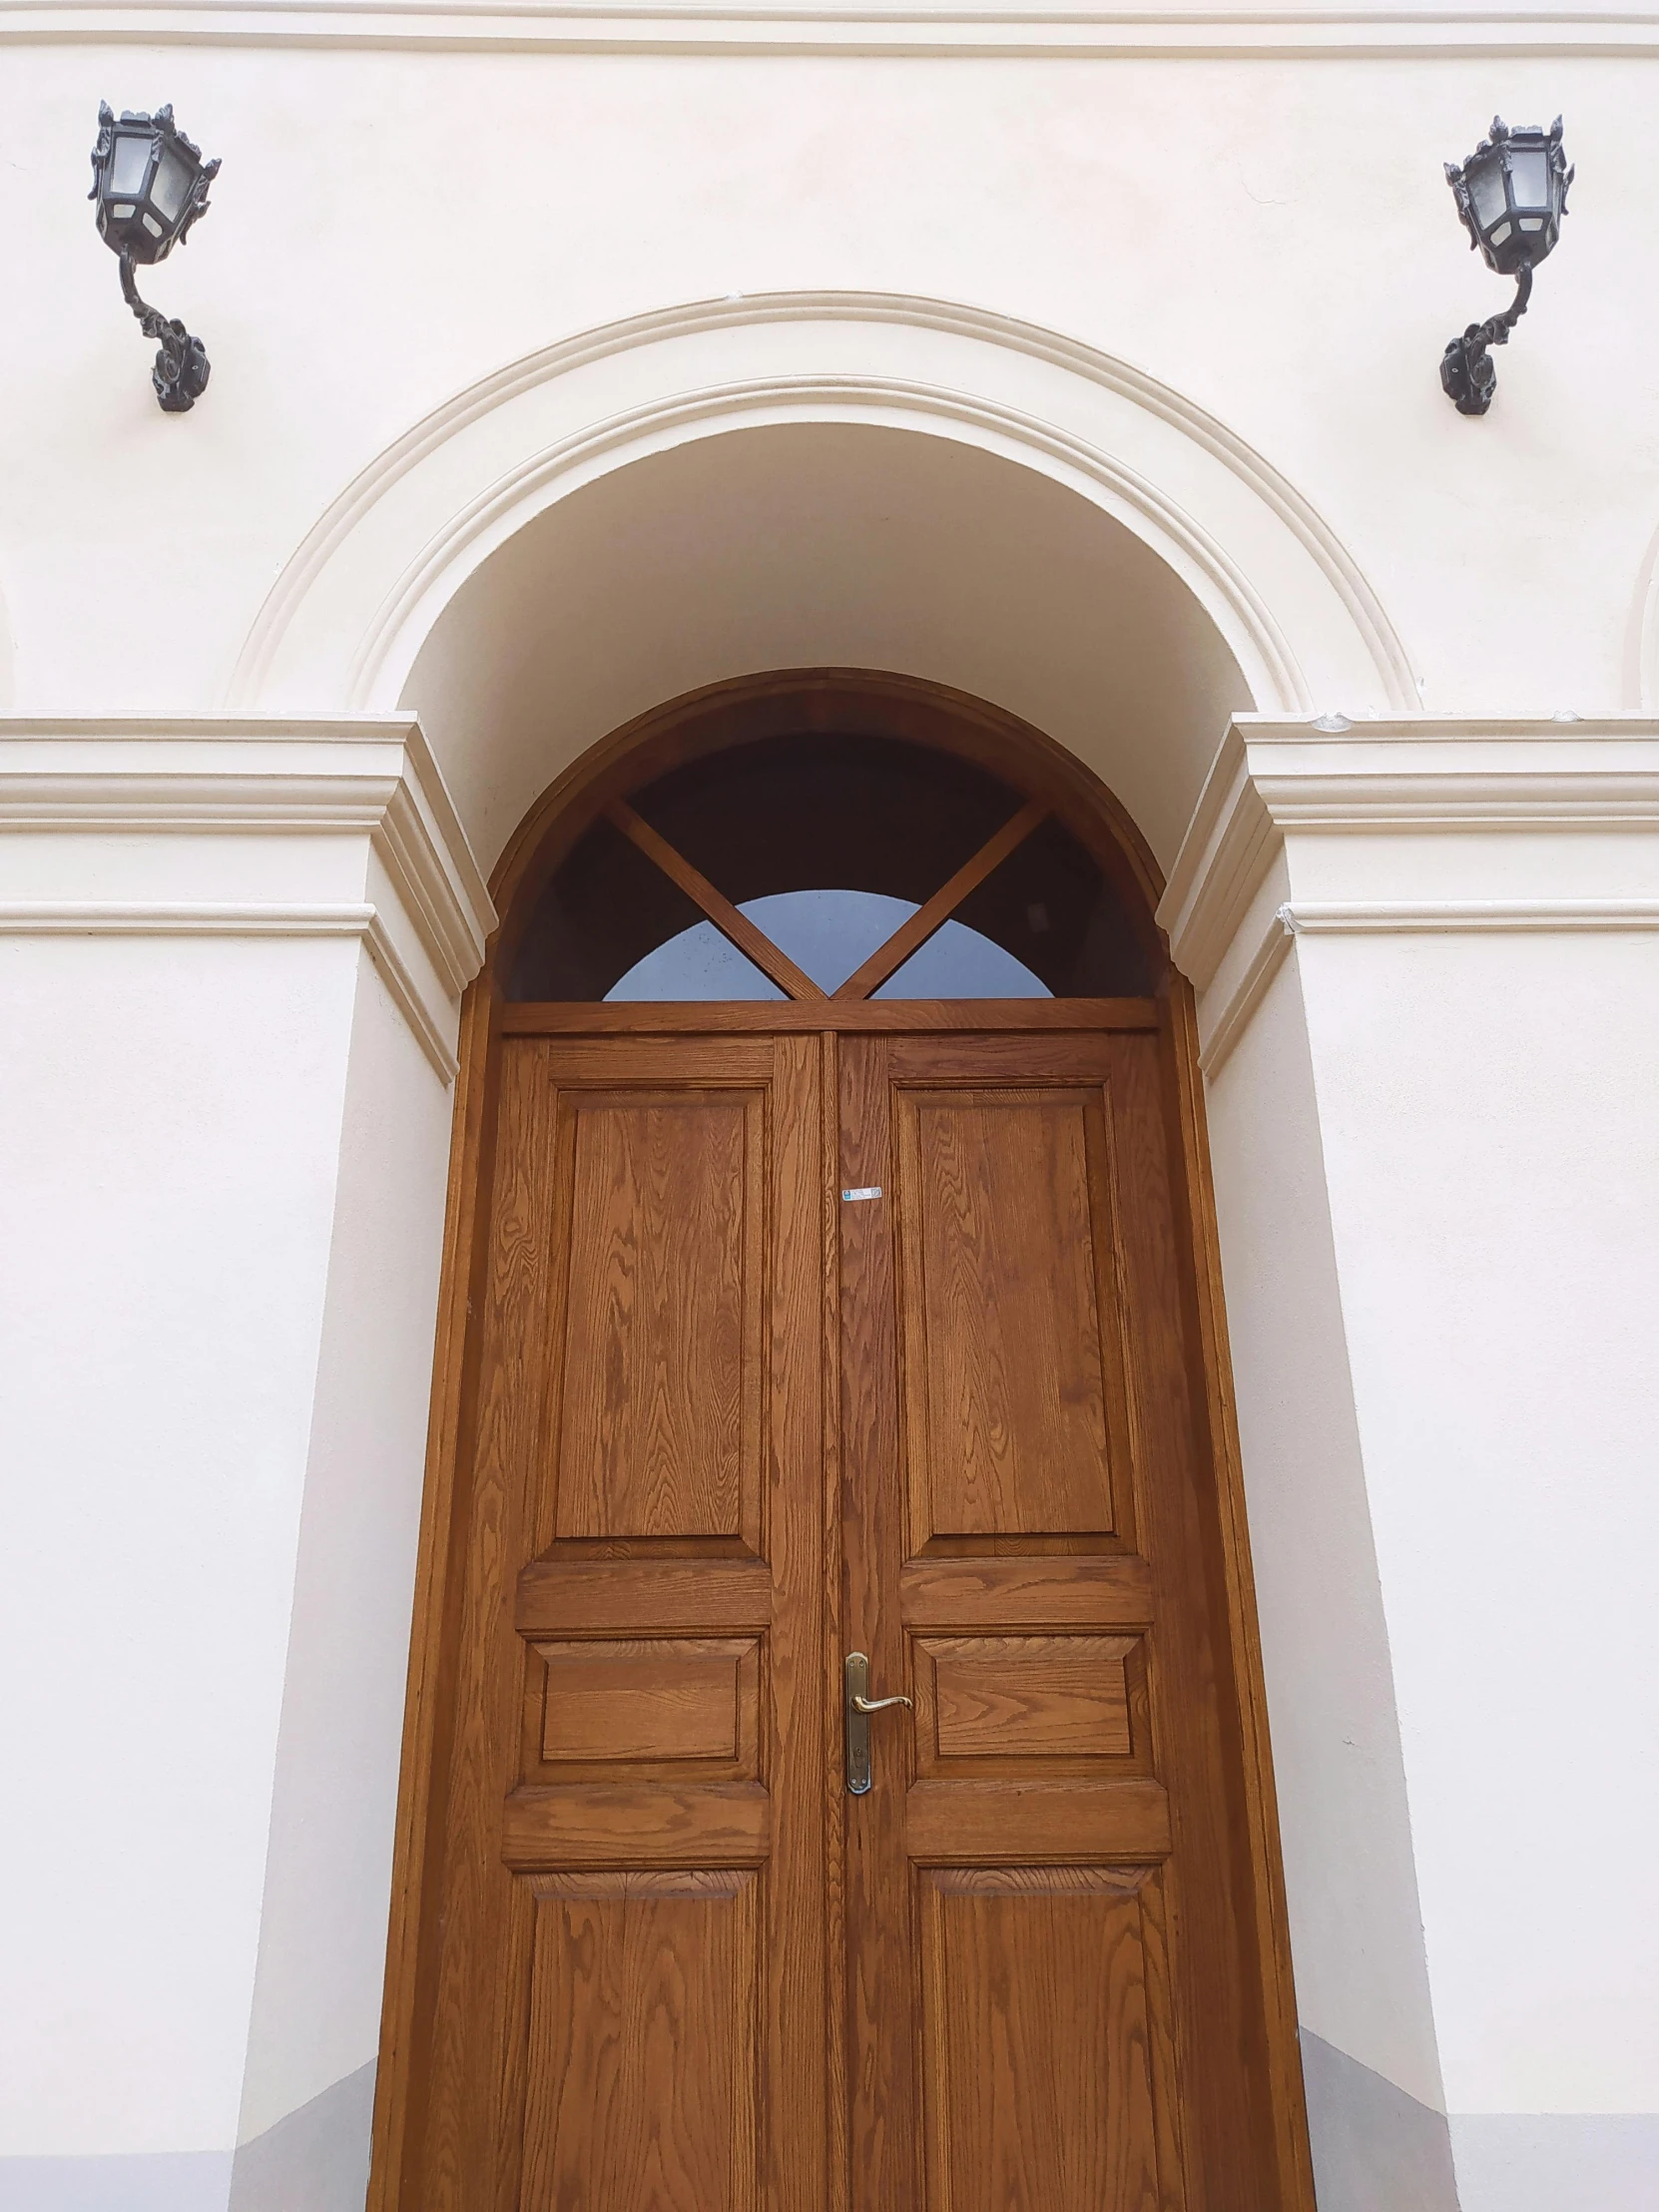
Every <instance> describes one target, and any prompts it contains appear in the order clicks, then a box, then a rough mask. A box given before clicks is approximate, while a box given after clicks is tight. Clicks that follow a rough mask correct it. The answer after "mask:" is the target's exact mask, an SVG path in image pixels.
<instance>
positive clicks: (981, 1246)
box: [897, 1089, 1116, 1555]
mask: <svg viewBox="0 0 1659 2212" xmlns="http://www.w3.org/2000/svg"><path fill="white" fill-rule="evenodd" d="M1100 1118H1101V1115H1100V1106H1099V1101H1098V1097H1097V1096H1096V1095H1095V1094H1092V1093H1090V1092H1084V1091H1077V1092H1069V1093H1068V1092H1066V1091H1061V1090H1052V1091H1045V1090H1021V1091H1002V1090H991V1089H984V1090H973V1091H969V1092H963V1093H956V1092H927V1091H923V1092H911V1091H900V1092H899V1093H898V1097H897V1125H898V1139H899V1142H898V1156H897V1177H898V1187H899V1188H898V1199H899V1221H900V1236H901V1248H902V1254H903V1321H904V1380H905V1435H904V1444H905V1475H906V1489H907V1495H908V1506H909V1548H910V1551H911V1554H912V1555H914V1554H916V1553H919V1552H920V1551H922V1549H923V1548H924V1547H925V1545H926V1544H927V1542H928V1541H929V1539H930V1538H932V1537H938V1536H959V1535H987V1536H1010V1535H1013V1536H1028V1535H1037V1534H1056V1535H1058V1534H1071V1533H1081V1532H1089V1533H1109V1532H1111V1531H1112V1530H1113V1529H1114V1527H1115V1526H1116V1516H1115V1513H1114V1510H1113V1502H1112V1480H1111V1468H1110V1463H1109V1452H1108V1444H1107V1426H1106V1377H1105V1372H1104V1369H1103V1365H1102V1357H1101V1339H1100V1329H1101V1316H1100V1312H1099V1308H1098V1302H1097V1292H1096V1270H1097V1265H1098V1256H1097V1253H1096V1250H1095V1220H1094V1209H1093V1206H1092V1204H1091V1190H1090V1183H1091V1177H1090V1161H1089V1152H1090V1147H1091V1143H1092V1145H1093V1147H1094V1150H1095V1152H1096V1154H1097V1156H1098V1155H1099V1153H1100V1151H1101V1148H1102V1146H1103V1142H1104V1137H1103V1132H1102V1130H1101V1128H1100ZM1091 1122H1092V1123H1093V1124H1094V1125H1095V1126H1094V1128H1093V1130H1092V1132H1091V1127H1090V1124H1091Z"/></svg>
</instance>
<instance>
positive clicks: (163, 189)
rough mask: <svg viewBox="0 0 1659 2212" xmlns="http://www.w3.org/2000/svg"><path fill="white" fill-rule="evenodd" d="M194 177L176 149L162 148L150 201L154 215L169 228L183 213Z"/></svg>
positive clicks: (188, 165) (191, 169)
mask: <svg viewBox="0 0 1659 2212" xmlns="http://www.w3.org/2000/svg"><path fill="white" fill-rule="evenodd" d="M194 175H195V171H194V169H193V167H192V165H191V164H190V163H189V162H187V161H186V160H185V158H184V156H183V155H182V154H180V153H179V152H178V151H177V149H176V148H174V147H171V146H164V147H163V148H162V158H161V164H160V166H159V167H158V169H157V171H156V182H155V183H154V184H153V185H152V186H151V188H150V201H151V205H152V206H153V207H154V209H155V211H156V213H157V214H158V215H159V216H160V217H161V219H162V221H163V222H164V223H166V224H167V225H168V226H169V227H170V228H171V226H172V225H173V224H175V223H177V222H178V220H179V218H180V217H181V216H182V215H183V214H184V212H185V207H186V204H187V202H188V201H189V199H190V188H191V180H192V178H193V177H194Z"/></svg>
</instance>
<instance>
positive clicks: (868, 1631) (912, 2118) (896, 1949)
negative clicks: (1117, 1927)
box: [836, 1036, 922, 2212]
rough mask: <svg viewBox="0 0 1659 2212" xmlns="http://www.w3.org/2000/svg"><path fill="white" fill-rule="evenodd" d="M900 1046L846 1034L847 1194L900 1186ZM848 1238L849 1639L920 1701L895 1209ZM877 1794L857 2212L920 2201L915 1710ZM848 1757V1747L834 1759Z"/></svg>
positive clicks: (893, 1688) (852, 1987)
mask: <svg viewBox="0 0 1659 2212" xmlns="http://www.w3.org/2000/svg"><path fill="white" fill-rule="evenodd" d="M887 1051H888V1045H887V1040H886V1039H885V1038H884V1037H881V1036H872V1037H865V1038H858V1039H855V1040H854V1039H851V1038H845V1037H843V1038H842V1039H841V1040H840V1050H839V1054H838V1061H839V1071H840V1156H839V1161H838V1165H837V1169H836V1183H837V1186H838V1187H839V1188H840V1189H842V1190H849V1189H850V1190H856V1189H860V1188H863V1187H865V1186H868V1185H873V1184H882V1185H890V1183H891V1180H892V1178H891V1169H890V1162H891V1157H892V1132H891V1089H890V1085H889V1083H888V1080H887ZM837 1226H838V1228H839V1233H840V1239H839V1241H840V1280H839V1308H840V1344H839V1348H838V1350H839V1362H838V1365H839V1371H840V1427H841V1494H840V1505H841V1560H842V1589H843V1595H842V1608H841V1633H842V1637H843V1641H844V1646H845V1648H847V1649H857V1650H860V1651H864V1652H867V1653H868V1655H869V1660H870V1681H871V1684H872V1688H873V1692H874V1694H875V1695H876V1696H886V1695H888V1694H890V1693H892V1692H897V1691H907V1690H908V1689H909V1687H910V1685H909V1679H908V1674H909V1669H908V1664H907V1661H908V1652H907V1648H906V1639H905V1636H904V1633H903V1623H902V1621H901V1619H900V1616H899V1609H898V1603H897V1594H898V1571H899V1565H900V1562H901V1561H902V1559H903V1556H904V1548H905V1547H904V1500H903V1494H902V1490H901V1487H900V1483H899V1477H898V1448H899V1422H898V1370H897V1346H896V1340H895V1336H894V1324H895V1296H896V1291H895V1262H894V1253H893V1230H892V1220H891V1207H890V1205H889V1204H887V1203H884V1202H881V1201H875V1202H872V1203H870V1204H867V1205H852V1206H849V1205H842V1206H840V1207H839V1208H838V1210H837ZM871 1733H872V1744H873V1767H874V1787H873V1788H872V1789H871V1790H870V1792H869V1794H868V1795H867V1796H865V1797H859V1798H856V1799H849V1800H848V1801H847V1805H846V1816H845V1817H846V1845H845V1867H846V1965H845V1972H846V1984H845V1987H846V2030H845V2032H846V2043H847V2054H848V2083H847V2111H846V2121H845V2125H846V2139H847V2167H848V2172H849V2176H850V2186H851V2203H852V2205H853V2207H854V2212H905V2208H907V2207H910V2206H913V2205H916V2204H918V2203H919V2202H920V2201H921V2189H922V2163H921V2132H920V2105H919V2098H920V2084H919V2081H918V2079H917V2074H916V2065H915V2037H914V2019H913V1998H912V1986H913V1982H914V1978H915V1969H916V1959H917V1955H918V1953H917V1950H916V1940H915V1921H914V1916H915V1901H914V1892H913V1885H912V1882H911V1878H910V1867H909V1862H908V1857H907V1854H906V1852H905V1844H904V1790H905V1786H906V1784H907V1783H908V1782H909V1780H910V1778H911V1774H912V1771H913V1764H914V1761H913V1729H912V1726H911V1719H910V1715H909V1714H907V1713H905V1712H904V1711H902V1710H899V1711H896V1712H891V1713H886V1714H883V1715H881V1716H879V1717H878V1719H877V1720H876V1721H875V1722H874V1723H873V1724H872V1731H871ZM838 1750H839V1746H838V1745H837V1753H838Z"/></svg>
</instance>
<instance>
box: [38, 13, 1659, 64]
mask: <svg viewBox="0 0 1659 2212" xmlns="http://www.w3.org/2000/svg"><path fill="white" fill-rule="evenodd" d="M88 44H96V45H106V46H107V45H134V44H138V45H145V46H163V45H172V46H181V45H183V46H248V47H256V48H257V47H274V46H339V47H347V48H370V49H374V48H391V49H409V50H415V51H419V50H425V51H428V52H438V53H453V52H490V51H495V52H505V53H514V52H535V51H538V50H554V51H562V52H566V53H579V54H619V53H640V54H734V55H741V54H770V53H782V54H797V55H806V56H812V55H829V54H846V55H881V54H885V55H892V56H895V57H904V56H922V55H949V56H957V57H966V58H998V57H1000V58H1003V59H1006V60H1020V59H1031V60H1056V59H1058V60H1067V59H1076V60H1091V59H1103V60H1106V59H1109V60H1138V61H1183V60H1193V61H1230V60H1244V59H1250V58H1255V57H1271V58H1274V59H1280V60H1286V61H1299V60H1319V59H1322V58H1323V57H1325V56H1327V55H1332V54H1341V55H1349V56H1353V57H1356V58H1376V59H1385V58H1398V59H1402V60H1404V59H1414V60H1423V61H1430V60H1442V61H1457V60H1462V59H1468V58H1476V57H1479V58H1492V59H1497V58H1502V59H1506V60H1523V59H1527V58H1530V57H1534V56H1536V57H1540V58H1544V57H1547V58H1550V59H1562V58H1569V57H1585V58H1615V59H1638V58H1643V57H1652V56H1653V55H1655V54H1659V15H1655V14H1653V13H1651V12H1649V11H1645V10H1642V11H1635V10H1632V11H1622V10H1595V11H1586V12H1583V13H1579V12H1577V11H1575V10H1572V9H1567V8H1550V9H1497V8H1493V9H1484V8H1477V7H1466V6H1465V7H1452V8H1448V7H1438V8H1435V7H1428V8H1399V9H1392V8H1388V9H1383V8H1318V7H1313V8H1296V7H1279V8H1252V7H1242V8H1226V7H1220V8H1204V9H1170V10H1168V11H1164V10H1156V11H1154V10H1152V9H1148V8H1144V7H1143V8H1080V9H1076V10H1072V9H1060V8H1052V7H1035V8H1032V9H1030V10H1024V9H1018V8H1007V7H1002V8H996V7H991V8H974V7H962V6H945V7H938V8H926V7H878V6H870V5H867V4H865V5H861V6H850V7H844V8H837V7H833V6H829V5H824V4H822V0H821V4H817V5H814V4H811V0H808V4H801V5H795V6H789V5H784V6H779V5H766V4H757V5H753V6H748V7H744V6H724V7H723V6H697V5H688V6H685V7H675V6H672V5H664V4H662V0H645V4H643V5H635V6H630V5H628V4H627V0H606V4H601V5H591V6H584V5H582V4H581V0H566V4H564V5H559V4H547V0H479V4H476V5H467V4H466V0H429V4H423V0H102V4H99V0H0V45H59V46H68V45H88Z"/></svg>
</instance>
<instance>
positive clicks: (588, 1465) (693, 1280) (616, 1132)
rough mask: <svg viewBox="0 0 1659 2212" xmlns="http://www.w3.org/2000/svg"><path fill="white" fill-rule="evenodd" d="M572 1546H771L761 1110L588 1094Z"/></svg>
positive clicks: (574, 1321) (745, 1101)
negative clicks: (677, 1540) (623, 1541)
mask: <svg viewBox="0 0 1659 2212" xmlns="http://www.w3.org/2000/svg"><path fill="white" fill-rule="evenodd" d="M568 1117H569V1122H570V1125H571V1126H570V1128H569V1131H568V1137H567V1142H568V1143H569V1145H570V1147H571V1151H572V1158H571V1162H570V1166H569V1170H568V1172H569V1177H570V1198H569V1207H570V1217H569V1220H570V1226H569V1231H568V1246H567V1250H566V1253H565V1255H564V1273H565V1276H566V1280H567V1283H568V1288H567V1291H566V1296H565V1344H564V1358H563V1361H562V1363H561V1368H560V1380H561V1383H562V1397H561V1413H560V1419H559V1434H558V1449H557V1459H556V1468H557V1473H556V1483H557V1493H556V1495H557V1502H556V1508H555V1512H554V1516H553V1533H554V1534H555V1535H556V1536H558V1537H617V1536H644V1537H651V1536H737V1535H740V1534H742V1535H744V1536H745V1537H747V1539H748V1540H749V1543H750V1545H751V1548H754V1549H758V1548H759V1544H760V1486H761V1460H762V1451H763V1437H762V1415H763V1400H762V1391H763V1378H762V1374H761V1332H762V1324H763V1315H762V1293H763V1284H762V1273H763V1258H762V1251H761V1235H762V1214H763V1209H764V1204H765V1199H764V1191H763V1187H762V1185H763V1176H764V1164H765V1145H764V1137H763V1125H764V1107H763V1101H762V1099H761V1098H760V1096H758V1095H757V1094H753V1093H748V1092H744V1091H709V1090H690V1091H687V1092H682V1093H677V1094H656V1095H653V1094H651V1093H646V1094H644V1095H641V1094H637V1093H636V1094H628V1093H623V1094H621V1095H614V1094H613V1095H610V1096H606V1095H604V1094H598V1095H592V1094H589V1095H583V1094H580V1093H579V1094H577V1095H576V1097H575V1098H574V1100H573V1102H572V1104H571V1106H570V1108H569V1109H568Z"/></svg>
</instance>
